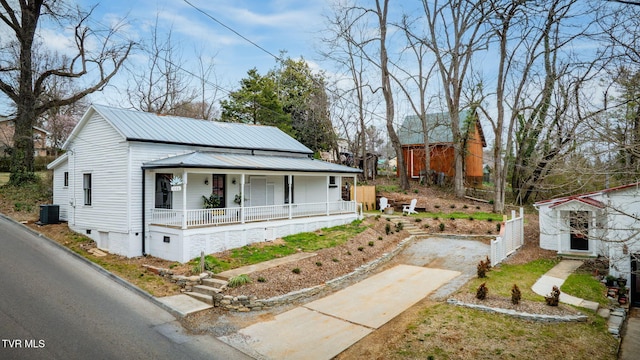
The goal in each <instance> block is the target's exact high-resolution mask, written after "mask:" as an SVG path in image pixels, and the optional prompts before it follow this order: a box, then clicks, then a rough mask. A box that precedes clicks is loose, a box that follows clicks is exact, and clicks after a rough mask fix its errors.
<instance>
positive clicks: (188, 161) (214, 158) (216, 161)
mask: <svg viewBox="0 0 640 360" xmlns="http://www.w3.org/2000/svg"><path fill="white" fill-rule="evenodd" d="M143 168H145V169H158V168H208V169H238V170H272V171H303V172H328V173H350V174H357V173H360V172H362V170H360V169H356V168H352V167H348V166H344V165H339V164H333V163H330V162H326V161H322V160H315V159H311V158H309V157H304V156H300V157H294V156H290V157H287V156H273V155H246V154H228V153H216V152H208V151H194V152H192V153H188V154H184V155H177V156H172V157H168V158H165V159H160V160H155V161H150V162H146V163H144V164H143Z"/></svg>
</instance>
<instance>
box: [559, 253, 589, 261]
mask: <svg viewBox="0 0 640 360" xmlns="http://www.w3.org/2000/svg"><path fill="white" fill-rule="evenodd" d="M558 257H559V258H562V259H564V260H584V259H595V258H597V256H595V255H590V254H583V253H570V252H569V253H566V252H565V253H558Z"/></svg>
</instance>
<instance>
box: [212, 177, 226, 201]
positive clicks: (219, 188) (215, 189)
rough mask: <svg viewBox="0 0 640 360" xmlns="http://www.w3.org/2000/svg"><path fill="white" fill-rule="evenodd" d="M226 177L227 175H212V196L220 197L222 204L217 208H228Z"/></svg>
mask: <svg viewBox="0 0 640 360" xmlns="http://www.w3.org/2000/svg"><path fill="white" fill-rule="evenodd" d="M225 183H226V175H225V174H212V175H211V194H213V195H216V196H218V199H219V200H220V203H219V204H218V206H217V207H219V208H223V207H226V204H227V199H226V191H225V186H224V185H225Z"/></svg>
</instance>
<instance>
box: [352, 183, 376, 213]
mask: <svg viewBox="0 0 640 360" xmlns="http://www.w3.org/2000/svg"><path fill="white" fill-rule="evenodd" d="M354 195H355V198H354ZM354 199H355V200H356V202H357V203H359V204H362V209H363V210H365V211H367V210H375V208H376V187H375V186H372V185H367V186H357V187H356V191H355V194H354V193H353V187H352V188H351V200H354Z"/></svg>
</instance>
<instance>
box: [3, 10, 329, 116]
mask: <svg viewBox="0 0 640 360" xmlns="http://www.w3.org/2000/svg"><path fill="white" fill-rule="evenodd" d="M330 1H331V0H313V1H307V0H186V1H185V0H67V1H66V2H65V6H76V5H77V6H79V7H81V8H82V9H85V10H88V9H91V8H92V7H94V6H95V9H94V10H93V13H92V15H91V17H90V19H89V21H88V24H89V26H90V27H91V29H92V30H94V31H100V30H105V29H107V28H109V26H110V25H111V24H114V23H118V22H121V21H124V24H125V26H124V27H122V28H121V30H122V31H121V35H120V40H125V38H129V39H132V40H134V41H135V42H137V43H139V44H144V43H146V42H148V41H149V38H150V35H151V31H152V29H153V27H154V24H155V22H156V20H157V22H158V29H159V32H160V33H161V34H162V33H165V34H166V33H167V32H169V31H171V32H172V39H173V43H174V44H175V45H176V46H177V47H178V51H179V52H180V53H181V62H182V66H183V67H184V68H186V69H189V70H193V69H194V68H195V67H196V66H197V63H198V58H199V57H202V58H204V59H206V60H208V61H213V63H214V71H215V74H214V76H213V77H212V79H211V82H212V83H215V84H216V85H218V86H219V87H220V88H221V89H222V90H221V91H219V93H220V94H218V95H217V96H218V97H221V96H224V95H225V94H226V92H227V93H228V91H233V90H236V89H237V88H239V83H240V80H241V79H242V78H243V77H245V76H246V74H247V71H248V70H250V69H252V68H254V67H255V68H257V69H258V71H259V73H260V74H266V72H267V71H269V70H270V69H272V68H274V67H275V66H276V59H275V56H280V54H281V51H286V55H285V56H288V57H291V58H294V59H299V58H300V57H303V58H304V59H305V60H306V61H307V62H308V63H309V65H310V66H311V68H312V69H316V70H319V69H320V68H321V65H320V64H319V61H320V60H319V58H318V55H317V51H316V48H317V46H318V41H319V39H320V37H321V36H322V28H323V26H324V25H323V22H324V20H323V13H324V12H325V11H326V9H327V8H328V4H329V2H330ZM216 20H217V21H216ZM72 31H73V29H70V28H68V29H65V30H60V29H59V28H53V27H49V28H48V27H47V25H46V24H41V26H39V33H38V37H39V39H40V40H41V41H42V42H43V43H44V44H45V45H46V47H47V48H48V49H49V50H52V51H56V52H58V53H61V54H65V53H66V54H69V55H71V54H72V51H73V48H74V45H73V43H72V41H73V37H72V35H73V32H72ZM5 32H7V29H6V27H5V28H4V29H3V28H2V26H0V44H3V43H4V42H6V41H7V39H10V38H12V36H10V35H13V34H8V33H5ZM234 32H235V33H234ZM236 33H237V34H236ZM238 34H239V35H238ZM8 35H9V36H8ZM161 36H162V35H161ZM243 37H245V38H246V39H243ZM247 39H248V40H247ZM3 40H4V41H3ZM252 42H253V44H252ZM145 56H146V55H145V53H144V52H141V51H137V52H136V53H135V54H133V55H131V56H130V57H129V61H128V63H129V65H133V66H141V65H145V64H146V59H145ZM127 77H129V76H128V75H127V74H126V72H124V71H120V73H119V74H118V75H116V76H115V77H114V78H113V79H112V81H111V82H110V86H109V87H107V88H106V89H105V90H104V91H102V92H99V93H94V94H92V95H89V96H88V100H89V102H91V103H96V104H103V105H117V104H123V101H122V99H123V96H124V94H125V93H126V86H127V80H130V79H127ZM2 100H3V99H0V114H8V113H9V111H10V110H9V107H8V102H7V101H6V99H4V100H5V101H2Z"/></svg>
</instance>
